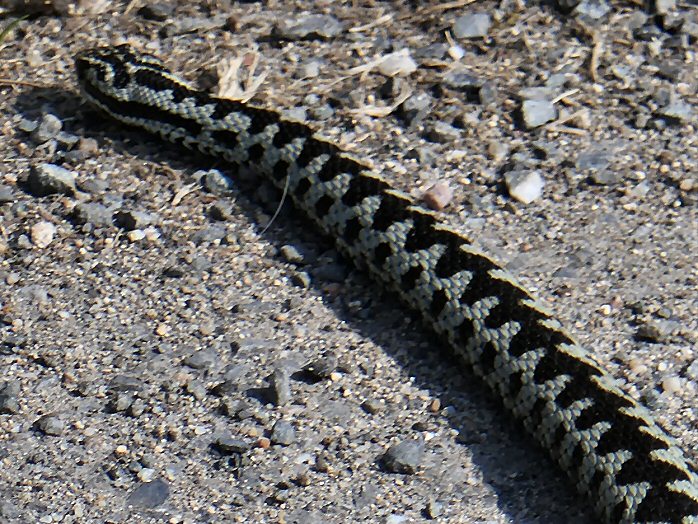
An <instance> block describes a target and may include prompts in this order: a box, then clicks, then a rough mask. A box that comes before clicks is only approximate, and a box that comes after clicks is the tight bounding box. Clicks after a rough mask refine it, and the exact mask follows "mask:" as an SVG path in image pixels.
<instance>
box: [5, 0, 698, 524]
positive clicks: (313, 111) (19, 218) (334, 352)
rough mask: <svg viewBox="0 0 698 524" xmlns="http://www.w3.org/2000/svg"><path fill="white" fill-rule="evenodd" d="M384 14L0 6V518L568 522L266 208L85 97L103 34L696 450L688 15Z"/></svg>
mask: <svg viewBox="0 0 698 524" xmlns="http://www.w3.org/2000/svg"><path fill="white" fill-rule="evenodd" d="M404 4H408V3H406V2H375V1H369V0H367V1H365V2H358V1H354V2H328V1H321V0H318V1H314V2H310V1H309V2H276V1H270V2H265V3H261V2H239V3H234V4H232V5H230V3H229V2H224V1H215V0H209V1H201V2H187V1H184V0H181V1H171V2H160V3H157V2H147V1H145V0H143V1H138V0H135V1H131V2H126V1H107V0H102V1H94V2H92V1H90V2H87V1H86V2H80V3H77V4H76V3H75V2H70V1H60V2H59V1H58V0H56V1H54V2H42V1H18V2H17V1H16V2H12V1H10V2H4V3H3V5H12V7H14V9H15V11H14V13H15V16H16V14H17V13H19V14H22V13H27V12H28V13H33V14H32V16H31V17H30V18H28V19H26V20H24V21H22V22H20V23H19V24H18V26H17V27H15V28H14V30H12V31H10V32H9V33H8V34H7V35H5V37H4V39H3V41H2V42H1V43H0V94H1V95H2V96H0V126H1V127H0V158H1V159H2V160H1V161H0V366H1V369H2V375H1V376H0V443H1V444H0V465H1V466H0V499H1V500H0V522H3V523H5V522H7V523H15V522H19V523H25V522H26V523H35V522H41V523H52V522H63V523H71V522H78V523H83V522H84V523H92V522H95V523H97V522H100V523H105V522H108V523H122V522H143V523H150V522H168V523H207V522H211V523H213V522H279V523H324V522H327V523H335V522H336V523H342V522H350V521H351V522H379V523H386V524H399V523H403V522H404V523H412V522H422V521H428V520H433V521H438V522H468V523H470V522H477V523H485V522H487V523H505V522H517V523H556V522H561V523H562V522H579V523H581V522H593V519H592V517H591V515H589V514H588V513H587V512H586V506H587V503H586V502H585V501H584V500H580V498H579V497H578V496H577V495H576V494H575V493H574V492H573V491H572V490H571V489H570V488H569V486H568V483H567V482H566V480H565V479H564V477H563V476H562V475H561V474H558V473H557V472H556V470H555V468H554V466H553V465H552V463H551V462H550V461H549V460H548V459H547V458H546V457H545V455H544V454H543V453H542V452H541V451H539V450H538V449H537V448H536V447H535V446H534V445H533V444H532V443H531V441H530V440H529V439H528V438H527V437H526V436H525V435H523V434H522V431H521V428H520V427H519V426H517V425H516V424H515V423H513V422H512V421H511V420H510V419H509V418H508V417H507V415H506V414H505V413H503V412H502V411H501V410H500V408H499V406H498V404H497V402H496V401H495V399H492V398H490V397H489V395H488V394H487V392H486V391H485V390H484V389H483V388H482V387H481V386H480V385H479V384H478V383H477V381H476V380H473V379H472V377H471V376H470V375H469V374H468V373H465V372H462V371H460V370H459V367H458V365H457V362H454V361H453V360H452V359H451V358H450V357H449V355H448V353H447V352H445V351H443V350H442V347H441V345H440V344H439V342H438V341H436V340H434V339H433V337H430V336H429V333H428V332H426V331H424V330H423V329H422V327H421V326H420V324H419V322H418V321H417V320H416V319H415V318H414V317H413V316H412V315H411V314H410V313H409V312H408V311H406V310H404V309H402V308H401V307H400V306H399V305H398V304H396V303H395V302H394V301H393V300H392V299H391V298H390V297H389V296H385V295H384V294H382V293H381V292H380V290H378V289H376V287H375V286H374V285H373V283H372V282H370V281H369V280H367V279H366V277H365V276H363V275H362V274H361V273H359V272H357V271H355V270H354V269H353V268H351V267H350V266H348V265H347V264H346V263H345V262H343V261H342V259H341V258H340V257H339V256H338V255H337V253H336V252H335V251H334V250H333V248H332V244H331V241H330V240H328V239H323V238H318V237H317V235H316V234H315V233H314V232H313V231H312V228H311V227H309V225H308V224H306V223H304V222H302V221H301V220H300V219H299V218H298V217H297V215H295V214H294V213H293V211H292V210H291V209H288V208H289V206H288V205H285V206H284V207H283V209H282V211H281V213H280V215H279V216H278V217H277V218H276V219H275V220H274V221H273V223H272V224H271V226H270V227H269V228H268V229H266V230H265V227H266V226H267V225H268V223H269V220H270V217H271V216H272V215H273V214H274V211H275V209H276V207H277V205H278V201H279V196H278V195H277V194H276V193H275V192H274V191H272V190H271V189H270V188H269V187H267V186H265V185H260V183H259V182H258V181H257V182H254V181H251V180H249V177H244V176H243V177H239V176H238V177H236V173H234V172H232V171H231V170H230V169H229V167H227V166H225V165H222V164H220V163H217V162H216V161H215V160H210V159H202V158H199V157H196V156H193V155H190V154H188V153H183V152H182V151H178V150H176V149H174V148H173V147H170V146H168V145H163V144H162V143H159V142H158V141H156V140H155V139H152V138H150V137H148V136H145V135H144V134H142V133H140V132H138V131H135V130H130V129H124V128H123V127H121V126H120V125H118V124H116V123H113V122H111V121H109V120H106V119H105V118H104V117H103V116H101V115H100V114H98V113H96V112H95V111H94V110H93V109H91V108H90V107H87V106H85V105H83V104H82V103H81V101H80V99H79V97H78V95H77V91H76V86H75V78H74V75H73V71H72V68H73V61H72V56H74V54H75V53H76V52H78V51H79V50H81V49H83V48H85V47H88V46H93V45H107V44H114V43H120V42H124V41H126V42H129V43H131V44H133V45H134V46H136V47H138V48H139V49H142V50H147V51H149V52H151V53H153V54H156V55H158V56H160V57H162V58H163V59H165V60H166V62H167V63H168V65H169V66H170V67H171V68H172V70H174V71H177V72H181V74H182V75H184V76H185V77H186V78H188V79H189V80H191V81H192V82H193V83H194V84H198V85H199V86H200V87H201V88H204V89H212V90H214V91H215V89H216V85H218V86H221V85H223V87H225V88H226V89H227V91H226V92H227V93H228V94H230V93H233V92H234V91H236V89H232V88H237V92H238V93H239V92H240V91H241V89H240V88H242V91H245V92H246V93H247V94H253V97H252V101H253V102H254V103H256V104H259V105H263V106H266V107H271V108H279V109H283V110H285V111H288V114H289V115H290V116H291V117H293V118H295V119H300V120H305V121H308V122H309V123H311V124H312V125H313V126H314V127H315V128H317V129H318V130H319V131H320V132H321V133H322V134H323V135H325V136H327V137H329V138H331V139H332V140H335V141H337V142H339V143H341V144H342V145H343V146H344V147H345V148H346V149H348V150H350V151H352V152H353V153H354V154H355V155H357V156H358V157H360V158H362V159H365V160H367V161H369V162H372V163H373V164H374V165H376V166H377V167H378V168H379V169H381V170H382V171H383V172H384V174H385V175H386V176H387V177H389V178H390V180H391V181H392V182H393V183H394V184H395V185H396V186H397V187H400V188H401V189H403V190H404V191H407V192H410V193H411V194H413V195H415V196H416V197H418V198H424V199H425V202H426V203H427V204H428V205H431V206H432V207H435V208H437V209H439V210H442V214H443V216H444V218H445V220H446V221H447V222H448V223H449V224H451V225H452V226H453V227H456V228H458V229H460V230H462V231H464V232H465V233H467V234H469V235H471V236H473V237H475V238H476V239H477V241H478V242H479V244H480V245H481V246H482V247H483V248H484V249H485V250H487V251H488V252H490V253H491V254H493V255H494V256H495V257H496V258H498V259H499V260H501V261H502V262H503V263H505V264H506V266H507V267H508V268H509V269H511V270H512V272H515V273H516V274H518V275H520V276H521V279H522V280H523V282H524V283H525V285H526V286H528V287H529V288H530V289H531V290H533V291H535V293H536V294H537V295H538V296H539V297H541V299H542V300H543V301H544V302H545V303H546V304H548V305H549V306H550V308H551V309H553V310H554V311H555V312H556V313H557V314H558V315H559V317H560V318H561V319H562V320H563V322H564V323H565V324H566V325H567V327H568V328H569V329H570V330H571V331H572V332H573V333H574V334H575V335H576V336H577V337H578V338H579V339H580V341H581V342H582V343H583V344H584V345H585V346H586V347H588V348H590V350H591V351H593V352H594V354H595V355H596V357H597V358H598V359H599V360H600V361H601V362H603V363H604V365H605V366H607V367H608V368H609V369H611V370H612V371H613V372H614V374H615V375H616V376H617V377H618V378H619V379H620V381H621V383H622V384H623V387H624V388H625V389H626V390H627V391H629V392H630V393H631V394H632V395H634V396H636V397H638V398H642V399H643V400H644V402H645V403H646V404H647V405H648V406H649V407H650V408H651V409H652V410H653V411H654V412H655V415H656V416H657V417H658V418H659V419H660V420H661V422H662V423H663V424H664V425H666V426H667V428H668V429H669V430H670V431H671V432H672V433H673V434H674V435H675V436H676V437H677V438H678V439H679V440H680V441H681V443H682V444H683V447H684V449H687V450H695V449H697V448H698V425H697V424H698V423H697V420H698V411H697V408H696V389H697V388H698V355H697V354H696V342H697V341H698V320H697V319H698V299H697V298H696V291H697V290H698V268H697V267H696V260H695V256H696V255H695V254H696V252H698V228H696V224H698V205H697V203H698V175H697V173H698V139H697V138H696V102H697V101H698V97H697V96H696V88H697V84H698V75H697V73H698V68H697V64H698V61H697V57H696V52H695V43H696V37H698V10H697V9H696V4H695V2H691V1H689V2H688V3H675V2H674V1H673V0H661V1H660V0H657V1H656V2H654V3H653V6H652V10H651V11H643V10H642V9H641V7H639V6H638V5H637V4H636V3H633V2H627V3H622V2H617V3H616V2H614V3H613V5H611V4H610V3H608V4H607V3H606V2H605V1H604V0H594V1H591V0H590V1H586V0H585V1H583V2H582V3H580V4H578V5H576V6H575V3H574V2H573V1H572V2H571V1H570V0H565V1H564V2H563V1H562V0H560V2H559V4H558V5H552V4H550V5H549V4H545V5H541V4H539V3H537V2H530V3H529V4H528V5H527V4H525V3H524V2H516V1H508V0H502V1H501V2H493V1H488V0H483V1H481V2H477V3H474V2H468V1H458V2H447V3H442V4H438V3H436V2H435V3H433V4H431V5H430V4H429V3H426V2H425V3H419V2H411V3H410V4H414V5H404ZM0 9H1V8H0ZM10 9H11V8H7V7H6V8H5V11H4V14H5V15H7V16H8V17H7V18H5V19H4V20H2V25H3V27H6V26H7V25H8V24H9V22H10V20H11V17H10V15H9V12H10ZM237 57H239V58H240V59H241V60H240V61H238V65H240V70H239V71H238V72H237V80H239V82H238V81H232V82H231V81H227V82H226V81H224V80H223V81H221V82H219V83H218V84H217V82H218V80H219V77H221V76H222V75H221V74H220V72H219V70H218V69H217V66H220V65H221V64H224V65H225V64H228V65H230V63H231V60H233V59H235V58H237ZM234 65H235V63H233V66H234ZM232 70H233V71H235V68H234V67H233V68H232ZM257 80H259V82H257ZM219 88H220V87H219ZM221 173H222V174H227V175H231V179H230V180H227V179H225V178H224V177H223V176H222V175H221ZM691 453H692V457H693V458H694V460H695V459H696V454H695V451H693V452H691Z"/></svg>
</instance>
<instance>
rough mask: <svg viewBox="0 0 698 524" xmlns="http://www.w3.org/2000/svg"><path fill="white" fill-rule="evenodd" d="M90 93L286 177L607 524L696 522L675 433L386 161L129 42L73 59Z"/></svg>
mask: <svg viewBox="0 0 698 524" xmlns="http://www.w3.org/2000/svg"><path fill="white" fill-rule="evenodd" d="M76 70H77V76H78V79H79V84H80V87H81V91H82V93H83V96H84V97H85V98H86V99H87V100H89V101H90V102H92V103H93V104H94V105H96V106H97V107H99V108H101V109H102V110H104V111H105V112H106V113H108V114H109V115H111V116H112V117H114V118H116V119H117V120H119V121H121V122H123V123H125V124H129V125H132V126H137V127H140V128H142V129H145V130H147V131H150V132H152V133H155V134H157V135H160V136H161V137H162V138H164V139H166V140H168V141H170V142H174V143H175V144H180V145H182V146H184V147H186V148H189V149H192V150H198V151H200V152H202V153H205V154H207V155H211V156H213V157H216V158H220V159H224V160H225V161H227V162H230V163H232V164H235V165H238V166H243V167H246V168H249V169H252V170H253V171H254V172H255V173H258V174H259V175H262V176H265V177H268V178H269V179H270V180H271V181H272V182H273V183H274V184H275V185H276V186H277V187H279V188H286V189H287V190H288V192H289V194H290V196H291V198H292V200H293V202H294V204H295V205H296V207H297V208H299V209H300V210H301V211H302V212H304V213H305V214H306V215H307V216H308V217H309V218H310V220H311V221H312V222H314V223H315V224H316V225H317V226H318V227H319V228H320V229H321V230H322V232H323V233H325V234H326V235H328V236H330V237H332V238H334V239H335V241H336V245H337V247H338V249H339V250H340V251H341V252H342V253H343V254H344V255H345V256H347V257H348V258H350V259H351V260H352V261H353V262H354V263H356V264H357V265H358V266H359V267H362V268H365V269H367V270H368V272H369V273H370V274H371V275H372V277H374V278H375V279H377V280H379V281H380V282H382V283H384V284H385V285H386V286H387V288H389V289H390V290H392V291H394V292H396V293H397V295H399V297H400V298H401V299H402V300H403V301H404V302H405V303H407V305H409V306H410V307H411V308H414V309H415V310H417V311H418V312H419V313H420V314H421V316H422V317H423V319H424V320H425V322H426V324H427V325H429V326H430V327H432V328H433V329H434V330H435V331H436V332H437V333H438V334H439V335H441V336H442V337H443V338H445V339H446V340H447V341H448V344H449V345H450V346H451V347H452V349H453V350H454V351H455V353H456V354H457V355H458V356H459V357H460V359H461V360H462V361H463V363H464V365H465V366H467V368H469V369H471V370H472V371H473V372H474V373H475V374H476V375H478V376H480V377H481V378H482V379H483V380H484V382H485V383H486V384H487V385H488V386H489V388H491V390H492V391H493V392H494V393H495V394H496V396H497V397H499V398H500V399H501V401H502V402H503V404H504V406H505V407H506V408H507V409H508V410H509V411H510V412H511V413H512V414H513V416H515V417H516V418H517V419H519V420H520V421H521V422H522V423H523V425H524V427H525V428H526V429H527V430H528V432H529V433H530V434H531V435H532V436H533V437H534V438H535V439H536V440H537V441H538V442H539V443H540V444H541V445H542V446H543V447H544V448H545V449H546V450H549V453H550V455H551V456H552V458H553V460H554V461H555V462H557V463H558V464H559V465H560V467H561V468H562V469H563V470H564V471H565V472H567V474H568V475H569V477H570V478H571V479H572V481H573V483H574V484H575V486H576V488H577V490H578V491H579V492H581V493H583V494H586V495H587V496H588V497H589V500H590V501H591V503H592V505H593V507H594V509H595V512H596V514H597V515H598V517H599V518H600V519H601V520H602V521H604V522H608V523H615V522H619V523H632V522H657V523H658V522H670V523H675V524H679V523H681V524H689V523H694V524H695V523H698V474H696V473H695V471H694V470H693V469H692V467H691V466H690V465H689V463H688V461H687V459H686V458H685V456H684V453H683V452H682V451H681V449H680V447H679V446H678V444H677V443H676V441H675V440H674V439H673V438H672V437H671V436H669V435H668V434H667V433H666V432H665V430H664V429H662V428H661V427H660V426H659V424H658V423H657V422H655V421H654V420H653V418H652V417H651V415H650V413H649V412H648V410H647V409H646V408H644V407H643V406H642V405H641V404H639V403H638V402H636V401H635V400H634V399H633V398H631V397H630V396H628V395H627V394H626V393H624V392H623V391H622V390H621V389H620V388H619V387H618V386H617V385H616V383H615V382H614V380H613V378H612V377H611V376H610V375H609V374H608V373H607V372H606V371H604V370H603V369H602V368H601V367H600V366H599V364H597V363H596V362H595V361H594V360H593V358H592V357H591V356H590V355H589V353H588V352H586V351H585V350H584V349H582V348H581V347H580V346H579V345H578V344H577V343H576V342H575V340H574V339H573V338H572V337H571V336H570V335H569V334H568V333H567V332H566V331H565V330H564V329H563V328H562V326H561V325H560V323H559V322H558V321H557V320H555V319H554V318H552V316H551V315H550V313H548V312H547V311H546V310H545V309H544V308H543V307H542V306H541V305H539V304H538V302H536V301H535V300H534V299H533V298H532V297H531V296H530V295H529V294H528V292H527V291H526V290H525V289H524V288H523V287H522V286H521V285H520V284H519V283H517V282H516V280H515V279H514V278H513V277H512V276H511V275H510V274H509V273H507V272H506V271H505V270H504V269H502V267H501V266H499V265H497V263H496V262H494V261H493V260H492V259H491V258H489V257H488V256H487V255H486V254H484V253H483V252H481V251H480V250H478V249H477V248H476V247H475V246H474V245H473V243H472V241H471V240H469V239H468V238H467V237H465V236H463V235H462V234H460V233H458V232H456V231H454V230H452V229H450V228H449V227H447V226H446V225H444V224H442V223H441V222H440V221H439V219H438V218H437V216H436V215H435V214H434V213H433V212H430V211H428V210H426V209H423V208H422V207H419V206H418V205H416V204H415V203H414V201H413V200H412V199H411V197H409V196H408V195H406V194H404V193H401V192H400V191H397V190H395V189H394V188H392V187H391V186H390V184H389V183H388V182H387V181H386V180H384V179H383V178H382V177H381V176H380V175H379V174H378V173H376V172H375V171H374V170H372V169H371V168H369V167H368V166H367V165H365V164H364V163H361V162H360V161H358V160H356V159H354V158H353V157H352V156H350V155H348V154H346V153H344V152H343V151H342V150H341V149H339V148H338V147H337V146H335V145H334V144H332V143H330V142H327V141H325V140H322V139H320V138H318V137H316V136H315V135H314V134H313V131H312V130H311V129H310V128H309V127H308V126H306V125H304V124H301V123H297V122H291V121H286V120H284V119H283V118H282V117H281V116H280V115H279V114H278V113H276V112H274V111H270V110H267V109H263V108H259V107H254V106H251V105H247V104H243V103H241V102H236V101H232V100H226V99H220V98H216V97H213V96H210V95H208V94H206V93H204V92H201V91H196V90H193V89H191V88H190V87H188V86H187V84H186V83H185V82H183V81H182V80H180V79H178V77H176V76H175V75H173V74H172V73H171V72H170V71H169V70H168V69H167V68H166V67H165V66H164V65H163V63H162V62H161V61H160V60H158V59H157V58H156V57H153V56H150V55H147V54H138V53H136V52H135V51H134V50H133V49H132V48H130V47H129V46H126V45H123V46H117V47H105V48H97V49H90V50H86V51H83V52H82V53H80V54H78V56H77V57H76Z"/></svg>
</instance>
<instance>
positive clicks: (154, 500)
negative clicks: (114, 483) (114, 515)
mask: <svg viewBox="0 0 698 524" xmlns="http://www.w3.org/2000/svg"><path fill="white" fill-rule="evenodd" d="M169 496H170V486H169V484H167V482H165V481H164V480H162V479H156V480H154V481H152V482H147V483H145V484H141V485H140V486H138V487H137V488H136V489H135V490H133V491H132V492H131V494H130V495H129V496H128V500H127V502H128V504H130V505H132V506H138V507H140V508H157V507H158V506H161V505H162V504H164V503H165V501H166V500H167V499H168V497H169Z"/></svg>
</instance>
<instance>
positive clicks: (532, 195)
mask: <svg viewBox="0 0 698 524" xmlns="http://www.w3.org/2000/svg"><path fill="white" fill-rule="evenodd" d="M505 181H506V184H507V187H508V188H509V194H510V195H511V196H512V197H513V198H515V199H516V200H518V201H519V202H523V203H524V204H530V203H531V202H533V201H534V200H536V199H537V198H540V196H541V195H542V194H543V187H545V180H543V177H542V176H540V173H539V172H538V171H523V172H522V171H510V172H509V173H507V174H506V175H505Z"/></svg>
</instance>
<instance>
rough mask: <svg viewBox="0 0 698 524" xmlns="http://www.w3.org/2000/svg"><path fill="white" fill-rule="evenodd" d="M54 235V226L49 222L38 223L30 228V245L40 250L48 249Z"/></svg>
mask: <svg viewBox="0 0 698 524" xmlns="http://www.w3.org/2000/svg"><path fill="white" fill-rule="evenodd" d="M55 234H56V226H54V225H53V224H52V223H51V222H39V223H37V224H34V225H33V226H32V228H31V237H32V243H33V244H34V245H35V246H36V247H38V248H40V249H44V248H45V247H48V246H49V244H51V242H52V241H53V237H54V235H55Z"/></svg>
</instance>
